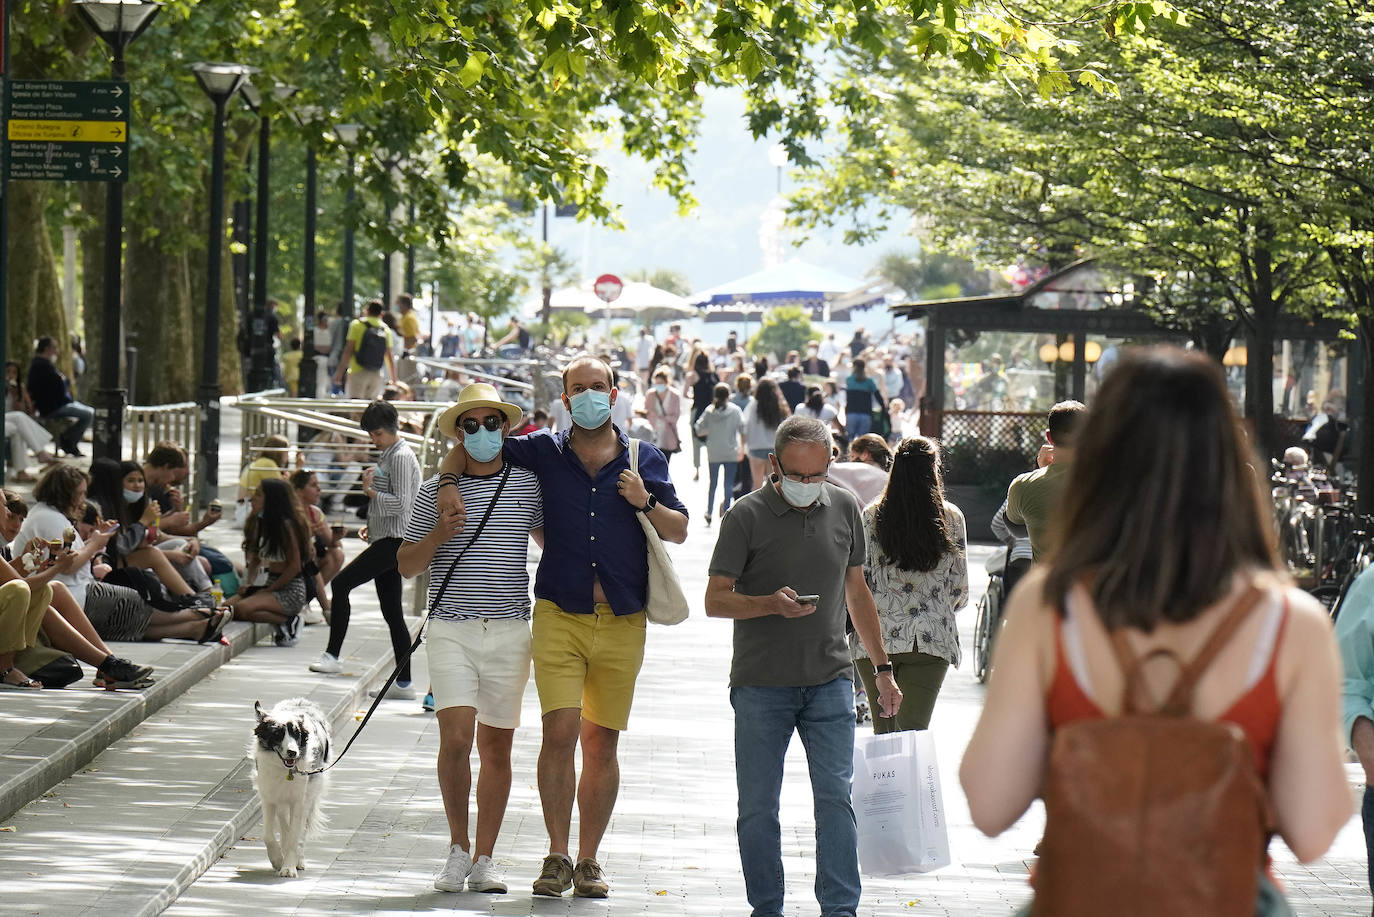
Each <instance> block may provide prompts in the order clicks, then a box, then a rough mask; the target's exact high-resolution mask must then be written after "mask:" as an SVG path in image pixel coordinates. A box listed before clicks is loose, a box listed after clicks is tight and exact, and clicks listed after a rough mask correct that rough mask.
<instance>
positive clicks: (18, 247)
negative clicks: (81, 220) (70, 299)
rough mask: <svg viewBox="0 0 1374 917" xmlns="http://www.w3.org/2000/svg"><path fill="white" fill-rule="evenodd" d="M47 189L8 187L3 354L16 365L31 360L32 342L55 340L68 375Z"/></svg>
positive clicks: (26, 183)
mask: <svg viewBox="0 0 1374 917" xmlns="http://www.w3.org/2000/svg"><path fill="white" fill-rule="evenodd" d="M47 203H48V188H47V184H46V183H45V182H33V181H17V182H10V184H9V225H10V239H9V249H10V250H9V276H8V277H6V278H5V283H6V290H5V295H6V306H5V318H6V322H7V336H8V338H9V340H7V341H6V342H5V350H6V353H7V354H9V356H10V358H11V359H14V360H15V361H16V362H18V363H19V364H20V365H21V366H27V365H28V361H29V358H30V357H32V356H33V343H34V340H35V339H37V338H40V337H43V336H44V335H47V336H49V337H53V338H56V339H57V341H58V348H57V351H58V365H59V366H61V367H62V369H63V371H64V372H70V371H71V347H70V345H69V342H68V337H67V318H66V314H65V313H64V312H63V310H62V284H61V281H60V280H59V279H58V276H57V259H56V257H55V256H54V254H53V250H52V240H51V239H49V237H48V228H47V227H48V223H47V213H46V208H47Z"/></svg>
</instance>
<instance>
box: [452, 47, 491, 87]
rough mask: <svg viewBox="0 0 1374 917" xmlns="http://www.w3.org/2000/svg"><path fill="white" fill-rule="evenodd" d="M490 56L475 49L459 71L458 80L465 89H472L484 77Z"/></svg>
mask: <svg viewBox="0 0 1374 917" xmlns="http://www.w3.org/2000/svg"><path fill="white" fill-rule="evenodd" d="M487 60H488V57H487V55H486V54H484V53H483V52H481V51H473V52H472V53H471V54H469V55H468V59H467V61H466V62H464V64H463V69H461V70H459V71H458V82H459V84H460V85H461V86H462V87H463V88H464V89H471V88H472V87H473V86H476V85H477V83H478V82H479V81H480V80H481V79H482V74H483V73H484V72H485V70H486V63H487Z"/></svg>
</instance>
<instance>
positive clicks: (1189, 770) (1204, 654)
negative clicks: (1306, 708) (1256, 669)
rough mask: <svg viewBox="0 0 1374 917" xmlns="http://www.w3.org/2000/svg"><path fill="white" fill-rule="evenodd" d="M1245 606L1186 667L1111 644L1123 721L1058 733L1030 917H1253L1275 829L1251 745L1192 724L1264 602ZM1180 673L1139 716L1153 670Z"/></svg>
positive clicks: (1252, 598)
mask: <svg viewBox="0 0 1374 917" xmlns="http://www.w3.org/2000/svg"><path fill="white" fill-rule="evenodd" d="M1260 595H1261V593H1260V592H1259V590H1257V589H1251V590H1250V592H1248V593H1246V594H1245V595H1244V596H1242V597H1241V598H1240V600H1239V601H1237V603H1236V605H1235V607H1234V608H1233V609H1232V610H1231V611H1230V612H1229V613H1228V614H1227V615H1226V617H1225V618H1224V619H1223V620H1222V622H1221V624H1220V625H1219V626H1218V627H1217V628H1216V630H1215V631H1213V633H1212V634H1211V636H1210V637H1209V638H1208V640H1207V642H1206V644H1205V645H1204V646H1203V647H1202V650H1201V651H1200V652H1199V653H1198V654H1197V656H1196V657H1195V658H1194V659H1193V660H1192V661H1191V662H1190V663H1188V664H1187V665H1184V664H1182V663H1181V662H1180V661H1179V660H1178V657H1177V656H1175V655H1174V654H1173V653H1171V652H1170V651H1168V650H1165V649H1157V650H1155V651H1154V652H1152V653H1150V654H1149V655H1148V656H1146V657H1145V658H1144V659H1141V658H1139V657H1137V656H1136V654H1135V652H1134V651H1133V650H1132V649H1131V647H1130V644H1129V643H1128V642H1127V641H1126V635H1125V632H1124V631H1123V630H1121V629H1118V630H1117V631H1115V632H1113V634H1112V644H1113V647H1114V648H1115V650H1116V655H1117V659H1118V661H1119V662H1120V664H1121V669H1122V672H1123V673H1124V674H1125V676H1126V687H1125V694H1124V700H1123V703H1122V713H1121V715H1120V716H1116V717H1110V718H1108V719H1101V720H1084V721H1081V722H1076V723H1072V724H1070V725H1067V726H1064V727H1063V728H1060V729H1058V730H1056V731H1055V736H1054V744H1053V746H1052V748H1051V751H1050V764H1049V774H1048V777H1047V779H1046V784H1045V789H1044V793H1043V796H1044V800H1045V837H1044V840H1043V841H1042V842H1041V846H1040V848H1039V849H1040V853H1041V857H1040V863H1039V865H1038V867H1037V872H1036V880H1035V903H1034V906H1033V910H1032V914H1034V915H1036V917H1040V915H1052V917H1078V915H1085V917H1086V915H1092V917H1099V915H1102V914H1112V915H1114V917H1137V915H1139V917H1146V915H1149V917H1158V915H1165V914H1168V915H1199V917H1201V915H1206V917H1229V915H1235V917H1251V915H1253V914H1254V912H1255V898H1256V895H1257V892H1258V880H1259V874H1260V871H1261V870H1262V869H1263V868H1264V861H1265V850H1266V848H1267V846H1268V843H1269V835H1270V833H1271V830H1272V829H1271V826H1272V823H1273V820H1272V816H1271V812H1270V808H1269V800H1268V795H1267V794H1266V792H1265V787H1264V785H1263V783H1262V782H1261V781H1260V779H1259V775H1258V774H1257V773H1256V772H1255V765H1254V758H1253V754H1252V752H1251V750H1250V746H1249V744H1248V743H1247V741H1246V739H1245V735H1244V733H1243V732H1242V731H1241V729H1240V727H1238V726H1236V725H1235V724H1234V723H1223V722H1205V721H1203V720H1199V719H1196V718H1195V717H1193V716H1192V704H1193V688H1194V686H1195V685H1196V684H1197V681H1198V678H1199V677H1200V676H1201V675H1202V673H1203V672H1204V671H1205V670H1206V668H1207V666H1208V665H1209V664H1210V663H1211V661H1212V660H1213V658H1215V657H1216V655H1217V653H1218V652H1219V651H1220V650H1221V648H1222V647H1223V646H1224V645H1225V644H1226V641H1227V640H1228V639H1230V637H1231V636H1232V635H1233V634H1234V633H1235V631H1236V629H1237V628H1238V627H1239V626H1240V625H1241V623H1242V622H1243V621H1244V620H1245V617H1246V615H1247V614H1249V612H1250V610H1251V609H1252V608H1253V607H1254V605H1255V603H1256V602H1257V601H1258V600H1259V598H1260ZM1159 655H1164V656H1168V657H1169V658H1170V659H1172V660H1173V661H1174V662H1175V663H1176V664H1177V665H1178V666H1179V669H1180V674H1179V678H1178V681H1177V683H1176V684H1175V685H1174V688H1173V691H1172V693H1170V695H1169V698H1168V700H1166V701H1165V702H1164V704H1163V705H1162V706H1159V707H1158V708H1157V709H1156V710H1155V711H1154V712H1153V713H1145V712H1142V711H1141V710H1140V709H1139V707H1138V705H1137V703H1136V697H1137V695H1138V694H1139V690H1138V689H1140V688H1141V687H1143V686H1142V685H1141V683H1140V675H1141V671H1142V668H1143V664H1144V663H1145V662H1148V661H1150V660H1151V659H1154V658H1155V657H1156V656H1159Z"/></svg>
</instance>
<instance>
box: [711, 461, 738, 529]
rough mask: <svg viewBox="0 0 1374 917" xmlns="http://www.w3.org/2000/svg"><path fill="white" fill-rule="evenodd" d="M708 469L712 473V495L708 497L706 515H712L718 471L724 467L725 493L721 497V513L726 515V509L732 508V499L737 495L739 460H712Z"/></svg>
mask: <svg viewBox="0 0 1374 917" xmlns="http://www.w3.org/2000/svg"><path fill="white" fill-rule="evenodd" d="M708 464H709V465H710V467H709V468H708V471H709V472H710V475H711V486H710V487H709V488H708V490H709V493H710V495H709V496H708V497H707V498H706V515H708V516H709V515H711V513H712V507H713V506H715V505H716V472H717V471H719V470H721V469H724V470H725V474H724V475H723V477H724V478H725V495H724V496H723V497H721V502H720V514H721V515H722V516H724V515H725V511H726V510H727V509H729V508H730V501H731V500H732V499H733V498H734V496H735V472H737V471H739V462H710V463H708Z"/></svg>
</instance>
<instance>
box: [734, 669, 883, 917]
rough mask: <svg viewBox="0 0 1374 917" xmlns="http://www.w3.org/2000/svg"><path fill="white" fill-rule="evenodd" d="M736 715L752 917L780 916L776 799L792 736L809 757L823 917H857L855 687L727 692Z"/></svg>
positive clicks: (743, 857) (841, 683) (742, 840)
mask: <svg viewBox="0 0 1374 917" xmlns="http://www.w3.org/2000/svg"><path fill="white" fill-rule="evenodd" d="M730 704H731V706H733V707H734V708H735V783H736V786H737V789H738V792H739V819H738V821H736V823H735V833H736V834H737V835H738V837H739V858H740V865H741V866H742V867H743V869H744V888H745V892H746V893H747V894H748V896H749V903H750V905H752V906H753V909H754V910H753V917H778V915H780V914H782V899H783V889H784V887H785V886H784V883H783V872H782V837H781V827H780V825H779V823H778V798H779V795H780V794H781V792H782V770H783V759H784V758H785V757H786V755H787V745H788V743H789V742H790V741H791V740H792V733H793V732H794V731H795V732H797V733H799V734H800V735H801V740H802V747H803V748H805V749H806V763H807V767H808V769H809V770H810V772H811V795H812V797H813V798H814V800H815V817H816V900H817V901H818V902H819V903H820V906H821V917H853V915H854V914H855V913H856V912H857V910H858V907H859V894H860V891H861V888H860V885H859V833H858V828H857V827H856V825H855V822H854V808H853V806H852V805H851V803H850V795H849V784H850V780H851V779H852V777H853V775H854V683H853V682H852V681H850V680H849V679H848V678H844V677H840V678H836V679H835V680H834V681H831V682H827V683H826V684H823V685H814V686H809V687H802V688H773V687H755V686H750V685H741V686H739V687H734V688H731V689H730Z"/></svg>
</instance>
